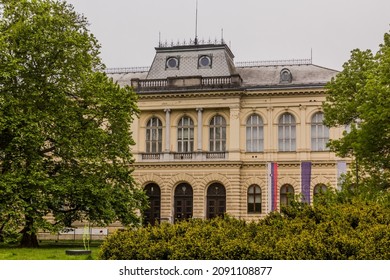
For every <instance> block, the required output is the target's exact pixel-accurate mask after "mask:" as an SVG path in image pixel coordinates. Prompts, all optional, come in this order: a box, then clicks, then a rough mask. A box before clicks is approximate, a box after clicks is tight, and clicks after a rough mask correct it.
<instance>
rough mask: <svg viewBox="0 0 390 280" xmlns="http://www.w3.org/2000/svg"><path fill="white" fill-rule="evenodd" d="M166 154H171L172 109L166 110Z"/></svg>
mask: <svg viewBox="0 0 390 280" xmlns="http://www.w3.org/2000/svg"><path fill="white" fill-rule="evenodd" d="M164 112H165V124H166V125H165V152H166V153H169V152H170V147H171V139H170V135H171V109H165V110H164Z"/></svg>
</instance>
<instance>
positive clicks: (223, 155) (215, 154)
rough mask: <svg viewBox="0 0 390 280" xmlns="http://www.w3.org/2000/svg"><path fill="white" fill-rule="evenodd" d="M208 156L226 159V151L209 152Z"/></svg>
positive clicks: (208, 157)
mask: <svg viewBox="0 0 390 280" xmlns="http://www.w3.org/2000/svg"><path fill="white" fill-rule="evenodd" d="M206 158H207V159H225V158H226V152H207V153H206Z"/></svg>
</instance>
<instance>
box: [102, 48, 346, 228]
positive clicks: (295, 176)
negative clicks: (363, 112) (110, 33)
mask: <svg viewBox="0 0 390 280" xmlns="http://www.w3.org/2000/svg"><path fill="white" fill-rule="evenodd" d="M205 56H207V57H205ZM172 57H173V58H174V60H175V61H172ZM176 58H177V60H176ZM233 58H234V57H233V55H232V52H231V51H230V49H229V48H228V47H227V46H226V45H224V44H218V45H207V46H202V45H194V46H191V47H188V46H183V47H180V46H177V47H170V48H157V52H156V58H155V60H154V62H153V64H152V66H151V68H150V70H149V73H146V72H140V73H121V74H118V73H116V74H114V73H111V74H109V75H111V76H112V77H113V78H114V80H116V81H118V82H120V83H121V84H122V85H123V84H128V85H132V86H133V87H134V89H135V90H136V92H137V93H138V95H139V102H138V106H139V108H140V111H141V113H140V115H139V118H137V119H136V120H135V121H134V123H133V127H132V131H133V137H134V140H135V142H136V145H135V146H134V147H133V154H134V156H135V159H136V161H135V163H134V166H133V167H134V173H133V174H134V176H135V178H136V181H137V182H138V184H139V186H140V187H141V188H144V189H145V190H146V192H147V193H148V195H149V196H150V197H151V208H150V209H149V210H148V211H147V212H146V213H145V221H146V222H150V223H154V221H155V220H160V221H169V222H174V221H175V220H181V219H185V218H189V217H194V218H203V219H204V218H210V217H213V216H215V215H220V214H221V213H225V212H226V213H228V214H230V215H231V216H234V217H237V218H242V219H245V220H253V219H258V218H262V217H264V216H265V215H266V214H267V213H269V212H270V211H273V210H278V209H280V205H281V204H282V205H283V204H285V203H288V200H289V198H288V194H287V195H286V194H285V191H286V190H287V193H288V192H289V191H291V190H293V193H294V195H297V194H301V193H305V198H304V199H305V200H306V201H308V202H310V203H311V202H312V201H313V197H314V195H315V192H317V191H318V189H319V188H324V187H336V186H337V179H338V178H337V177H338V172H339V171H338V168H337V167H338V165H339V163H340V162H341V163H343V162H345V159H340V158H337V157H336V156H335V155H334V154H333V153H331V152H330V151H328V150H327V148H326V147H325V142H326V141H327V139H329V138H338V137H340V136H341V134H342V132H343V129H342V128H337V129H336V128H331V129H327V128H326V127H324V126H323V125H322V117H323V114H322V102H323V101H325V96H326V91H325V89H324V85H325V83H326V82H327V81H329V80H330V79H331V78H332V77H334V76H335V75H336V74H337V71H334V70H331V69H327V68H323V67H319V66H316V65H313V64H311V63H310V62H306V63H301V64H300V63H297V62H294V61H291V62H284V63H275V65H271V64H270V65H257V66H256V65H253V64H251V65H249V66H241V67H236V66H234V63H233ZM169 59H171V61H169ZM201 59H203V61H200V60H201ZM213 59H216V60H217V59H218V61H215V64H214V61H213ZM178 63H182V64H184V63H185V68H184V67H183V68H181V64H178ZM214 66H215V68H213V67H214ZM169 67H171V69H168V68H169ZM191 67H193V69H191ZM202 67H204V68H207V69H205V71H204V72H202V69H200V68H202ZM213 70H215V71H216V72H217V73H218V74H215V73H213ZM221 73H222V74H221ZM126 77H127V78H126ZM270 163H276V164H277V165H276V166H277V173H273V174H271V173H270V170H271V169H270ZM302 163H309V175H303V172H304V171H303V170H304V169H303V167H302V166H303V164H302ZM305 166H306V165H305ZM305 172H306V171H305ZM271 175H274V177H272V176H271ZM305 176H306V177H305ZM308 176H309V177H308ZM271 181H272V182H271ZM273 184H274V185H273ZM316 187H317V188H316ZM291 188H292V189H291ZM303 190H304V191H303Z"/></svg>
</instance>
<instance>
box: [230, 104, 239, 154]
mask: <svg viewBox="0 0 390 280" xmlns="http://www.w3.org/2000/svg"><path fill="white" fill-rule="evenodd" d="M228 137H229V139H230V141H229V142H230V143H229V148H228V151H229V160H240V107H239V106H234V107H230V133H229V136H228Z"/></svg>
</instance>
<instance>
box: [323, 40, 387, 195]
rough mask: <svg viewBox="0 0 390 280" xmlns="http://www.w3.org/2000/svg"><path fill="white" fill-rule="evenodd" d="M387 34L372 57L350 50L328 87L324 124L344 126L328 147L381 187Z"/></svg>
mask: <svg viewBox="0 0 390 280" xmlns="http://www.w3.org/2000/svg"><path fill="white" fill-rule="evenodd" d="M389 69H390V34H389V33H385V34H384V42H383V43H382V44H381V45H380V49H379V51H378V52H377V53H376V54H375V55H373V54H372V52H371V51H370V50H367V51H361V50H359V49H356V50H353V51H352V55H351V58H350V60H349V61H348V62H346V63H345V64H344V65H343V70H342V71H341V72H340V73H339V74H338V75H337V76H336V78H335V79H333V80H332V81H331V82H330V83H329V84H328V85H327V89H328V97H327V100H326V103H325V104H324V110H325V123H326V124H327V125H329V126H348V127H349V128H348V129H347V130H346V132H345V133H344V136H343V137H342V138H341V139H339V140H333V141H331V142H330V145H331V147H332V149H333V150H334V151H336V152H337V153H338V154H339V155H340V156H343V157H344V156H353V157H354V158H355V160H356V161H357V162H356V163H358V164H359V166H360V168H361V169H362V170H363V171H365V172H366V174H367V175H370V176H364V177H363V178H370V179H372V178H377V179H379V181H380V183H383V184H384V186H385V187H388V186H389V178H390V174H389V173H390V71H389Z"/></svg>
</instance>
